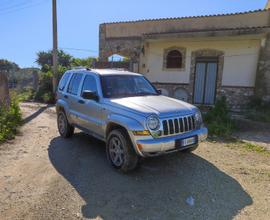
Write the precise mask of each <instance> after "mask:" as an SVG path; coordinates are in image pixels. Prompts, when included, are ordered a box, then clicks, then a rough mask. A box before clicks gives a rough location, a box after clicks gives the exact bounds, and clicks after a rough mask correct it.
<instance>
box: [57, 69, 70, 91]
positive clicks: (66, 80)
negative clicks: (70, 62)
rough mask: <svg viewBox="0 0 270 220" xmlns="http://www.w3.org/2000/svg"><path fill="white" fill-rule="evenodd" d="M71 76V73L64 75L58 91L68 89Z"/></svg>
mask: <svg viewBox="0 0 270 220" xmlns="http://www.w3.org/2000/svg"><path fill="white" fill-rule="evenodd" d="M69 76H70V72H67V73H65V74H64V75H63V77H62V78H61V80H60V82H59V85H58V89H59V90H60V91H63V90H64V88H65V87H66V84H67V82H68V79H69Z"/></svg>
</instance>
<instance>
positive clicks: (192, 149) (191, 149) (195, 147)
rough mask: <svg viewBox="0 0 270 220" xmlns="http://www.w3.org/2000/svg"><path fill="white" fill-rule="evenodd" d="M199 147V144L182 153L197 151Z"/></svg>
mask: <svg viewBox="0 0 270 220" xmlns="http://www.w3.org/2000/svg"><path fill="white" fill-rule="evenodd" d="M198 146H199V145H198V144H197V145H195V146H193V147H190V148H187V149H185V150H182V151H181V152H183V153H191V152H192V151H195V150H196V149H197V148H198Z"/></svg>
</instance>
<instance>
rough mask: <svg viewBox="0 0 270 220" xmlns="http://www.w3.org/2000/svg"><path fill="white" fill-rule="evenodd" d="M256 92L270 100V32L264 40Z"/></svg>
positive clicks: (257, 94)
mask: <svg viewBox="0 0 270 220" xmlns="http://www.w3.org/2000/svg"><path fill="white" fill-rule="evenodd" d="M255 94H256V96H257V97H262V98H263V99H264V100H266V101H270V34H268V35H267V37H266V39H265V40H264V42H262V47H261V51H260V57H259V61H258V70H257V75H256V90H255Z"/></svg>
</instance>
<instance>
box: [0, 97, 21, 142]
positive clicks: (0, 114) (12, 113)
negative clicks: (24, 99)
mask: <svg viewBox="0 0 270 220" xmlns="http://www.w3.org/2000/svg"><path fill="white" fill-rule="evenodd" d="M20 123H21V111H20V108H19V104H18V100H15V99H12V101H11V105H10V107H9V108H6V107H3V106H2V107H0V143H1V142H3V141H5V140H8V139H12V138H14V135H15V134H16V132H17V127H18V126H19V125H20Z"/></svg>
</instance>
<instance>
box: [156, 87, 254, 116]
mask: <svg viewBox="0 0 270 220" xmlns="http://www.w3.org/2000/svg"><path fill="white" fill-rule="evenodd" d="M153 84H154V85H155V87H156V88H157V89H166V90H167V91H168V93H169V96H170V97H172V98H175V96H174V92H175V91H176V90H177V89H179V88H182V89H184V90H186V91H187V93H188V102H189V103H192V102H193V93H192V92H190V84H178V83H175V84H173V83H153ZM222 96H226V98H227V103H228V105H229V108H230V109H231V110H232V111H236V112H239V111H243V110H245V109H247V108H248V104H249V102H250V99H251V97H253V96H254V88H252V87H231V86H230V87H229V86H221V87H220V92H219V94H217V99H218V98H220V97H222Z"/></svg>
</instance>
